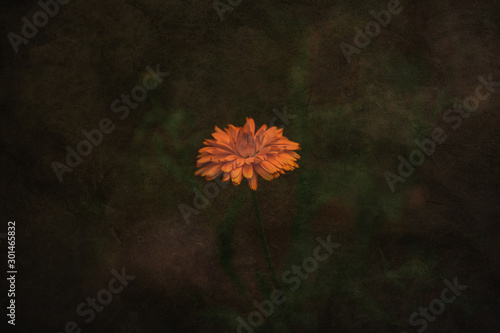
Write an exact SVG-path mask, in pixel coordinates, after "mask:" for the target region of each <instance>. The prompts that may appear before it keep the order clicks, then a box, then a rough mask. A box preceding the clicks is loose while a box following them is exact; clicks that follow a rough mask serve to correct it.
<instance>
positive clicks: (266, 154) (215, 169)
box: [195, 118, 300, 190]
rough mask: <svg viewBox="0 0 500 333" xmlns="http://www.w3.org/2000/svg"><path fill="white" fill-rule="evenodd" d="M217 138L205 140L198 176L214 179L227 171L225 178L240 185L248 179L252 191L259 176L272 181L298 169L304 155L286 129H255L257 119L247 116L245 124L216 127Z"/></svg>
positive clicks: (201, 151)
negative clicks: (287, 136) (290, 138)
mask: <svg viewBox="0 0 500 333" xmlns="http://www.w3.org/2000/svg"><path fill="white" fill-rule="evenodd" d="M212 136H213V137H214V139H215V140H209V139H207V140H205V142H204V144H205V145H206V146H207V147H203V148H201V149H200V150H199V153H200V154H199V155H198V163H197V164H196V167H197V168H199V169H198V170H197V171H196V173H195V175H197V176H202V177H205V178H206V179H207V180H213V179H215V178H216V177H218V176H219V175H220V174H221V173H224V176H223V178H222V181H228V180H229V179H231V180H232V182H233V184H234V185H239V184H240V183H241V180H242V179H243V177H244V178H246V179H248V185H249V186H250V188H251V189H252V190H257V175H259V176H261V177H262V178H264V179H265V180H272V179H274V178H277V177H279V176H280V174H284V173H285V171H289V170H294V169H295V168H298V167H299V165H298V164H297V163H296V162H295V161H296V160H298V159H299V158H300V156H299V154H297V153H296V152H295V150H300V147H299V144H298V143H296V142H292V141H290V140H288V139H287V138H286V137H284V136H283V129H278V128H277V127H275V126H273V127H270V128H267V126H266V125H262V127H261V128H260V129H259V130H258V131H255V122H254V121H253V119H252V118H247V122H246V124H245V126H243V127H235V126H233V125H229V128H226V129H224V131H223V130H221V129H220V128H218V127H217V126H215V132H214V133H213V134H212Z"/></svg>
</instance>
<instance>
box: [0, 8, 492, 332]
mask: <svg viewBox="0 0 500 333" xmlns="http://www.w3.org/2000/svg"><path fill="white" fill-rule="evenodd" d="M402 5H403V11H402V12H401V13H400V14H399V15H393V17H392V20H391V23H390V24H389V25H388V26H387V27H386V28H383V29H382V31H381V33H380V35H379V36H377V37H375V38H373V39H372V41H371V43H370V45H368V46H367V47H365V48H364V49H362V50H361V52H360V53H359V54H354V55H353V56H352V59H353V60H352V62H351V63H348V62H347V61H346V59H345V57H344V55H343V54H342V52H341V50H340V48H339V44H340V43H341V42H347V43H349V44H351V45H352V44H353V37H354V34H355V31H354V28H355V27H360V28H362V27H364V26H365V24H366V23H367V22H369V21H371V20H373V18H372V17H371V16H370V14H369V12H370V11H371V10H377V11H379V10H382V9H386V8H387V1H378V2H377V1H365V0H360V1H356V0H353V1H341V2H338V1H326V0H309V1H248V0H243V1H242V2H241V4H240V5H238V6H236V7H235V8H234V10H233V11H232V12H227V13H225V15H224V16H225V19H224V20H223V21H222V22H221V21H220V19H219V17H218V15H217V12H216V10H215V9H214V8H213V6H212V3H211V2H210V1H203V2H202V1H170V0H167V1H143V0H131V1H128V0H127V1H114V0H107V1H94V0H90V1H83V0H72V1H71V2H69V3H68V4H67V5H64V6H61V8H60V11H59V13H58V14H57V16H55V17H54V18H50V20H49V22H48V24H47V25H46V26H45V27H44V28H41V29H40V32H39V33H38V35H37V36H35V37H34V38H31V39H30V40H29V42H28V44H26V45H21V46H20V47H19V48H20V50H19V52H18V53H17V54H16V53H15V52H14V50H13V48H12V46H11V45H10V43H9V40H8V38H7V34H8V33H9V32H15V33H17V34H20V30H21V26H22V22H21V18H22V17H23V16H27V17H28V18H31V17H32V16H33V14H34V13H35V12H36V11H38V10H40V7H39V6H38V5H37V4H36V2H35V1H5V0H4V1H3V2H2V5H1V6H2V11H1V16H2V17H1V22H2V26H1V34H2V36H3V37H2V41H1V43H2V51H1V57H2V59H1V60H2V68H1V75H2V86H1V88H0V95H1V103H2V105H1V109H2V111H1V114H0V117H1V118H0V124H1V128H0V140H1V141H0V142H1V146H0V163H1V167H2V173H1V174H2V178H1V179H2V183H1V189H2V197H1V207H0V208H1V220H0V222H1V223H0V225H1V229H0V233H6V232H7V222H8V221H10V220H15V221H16V222H17V223H16V227H17V228H16V252H17V258H16V262H17V266H18V272H19V273H18V276H17V286H16V288H17V293H16V304H17V306H16V311H17V316H16V319H17V320H16V327H17V328H18V330H19V331H20V332H35V331H36V332H61V331H63V329H64V325H65V324H66V322H68V321H76V322H77V323H78V324H79V325H80V326H81V328H82V331H83V332H130V333H132V332H236V320H235V318H236V317H237V316H242V317H244V318H246V317H247V316H248V314H249V313H250V312H252V311H255V308H254V306H253V304H252V300H253V299H257V300H259V301H261V300H263V299H269V295H270V289H269V285H270V280H269V278H268V274H269V271H268V269H267V266H266V262H265V258H264V253H263V250H262V247H261V243H260V239H259V234H258V227H257V226H258V225H257V220H256V216H255V212H254V210H253V205H252V201H251V197H250V193H249V189H248V186H247V185H246V183H245V182H243V183H242V185H240V186H238V187H234V186H232V185H230V186H228V187H226V188H224V189H223V190H221V191H220V194H219V195H218V196H217V197H215V198H214V199H212V200H211V204H210V206H209V207H207V208H206V209H204V210H201V211H200V214H198V215H193V216H192V217H191V224H189V225H187V224H185V222H184V219H183V217H182V215H181V213H180V212H179V209H178V206H179V204H186V205H190V206H192V200H193V196H194V193H193V190H192V189H193V188H200V189H202V188H203V186H204V185H205V184H206V181H205V180H204V179H202V178H199V177H195V176H194V172H195V170H196V167H195V165H196V155H197V151H198V149H199V148H201V147H202V142H203V140H204V138H208V137H209V136H210V134H211V133H212V131H213V128H214V126H215V125H217V126H219V127H226V126H227V124H234V125H236V126H242V125H243V124H244V121H245V117H247V116H248V117H253V118H254V119H255V121H256V124H257V126H258V127H259V126H260V125H261V124H268V123H269V122H270V120H271V119H272V118H273V117H274V116H275V114H274V113H273V109H275V108H276V109H278V110H280V111H281V110H283V108H285V107H286V110H287V111H288V113H289V114H292V115H295V116H296V117H295V118H293V119H291V120H290V123H289V124H287V125H286V126H285V130H284V131H285V132H284V134H285V136H287V137H288V138H290V139H291V140H292V141H296V142H299V143H300V144H301V146H302V148H303V149H302V151H300V155H301V156H302V159H301V160H300V161H299V165H300V168H299V169H297V170H295V171H293V172H289V173H287V174H286V175H284V176H281V177H280V178H278V179H276V180H273V181H272V182H265V181H263V180H262V179H260V181H259V188H258V191H257V198H258V201H259V205H260V210H261V213H262V217H263V221H264V224H265V232H266V235H267V238H268V241H269V244H270V251H271V256H272V258H273V260H274V262H275V264H276V266H277V269H278V273H282V272H283V271H286V270H288V269H290V267H291V266H292V265H294V264H300V263H301V262H302V259H303V258H305V257H308V256H310V255H311V254H312V251H313V249H314V248H315V246H316V242H315V238H316V237H318V236H320V237H323V238H326V237H327V236H328V235H331V237H332V240H333V241H334V242H337V243H340V244H342V245H341V247H340V248H338V249H336V251H335V252H334V253H333V254H332V256H331V257H330V258H329V259H328V261H325V262H323V263H320V264H319V267H318V270H317V271H316V272H315V273H314V274H313V275H312V276H311V277H310V278H309V279H307V280H305V281H303V283H302V285H301V287H300V288H299V289H298V290H297V291H295V292H289V293H288V294H287V295H288V296H287V297H288V300H287V302H286V303H285V305H284V306H282V307H279V309H277V310H276V311H275V313H274V314H273V315H272V316H271V317H270V318H269V320H268V321H267V322H266V323H265V324H263V325H262V326H261V327H260V328H259V329H260V331H261V332H395V333H398V332H401V331H402V330H407V331H408V332H415V330H414V329H413V328H411V327H409V324H408V316H409V315H410V314H411V313H413V312H415V311H418V308H419V307H421V306H422V307H427V306H428V305H429V303H430V302H431V301H432V300H433V299H434V298H439V295H440V293H441V291H442V289H443V288H444V284H443V280H444V279H448V280H450V281H452V280H453V279H454V278H455V277H457V278H458V281H459V282H460V283H462V284H465V285H467V286H468V288H467V289H466V290H465V291H464V292H463V294H462V295H461V296H460V297H458V298H457V300H456V301H455V302H454V303H453V304H449V305H446V309H445V311H444V312H443V313H442V314H441V315H439V316H438V318H437V319H436V320H435V321H434V322H429V327H428V328H427V330H426V331H427V332H499V331H500V319H499V316H498V315H499V314H500V298H499V295H500V283H499V282H500V281H499V280H500V266H499V264H500V256H499V254H500V245H499V244H500V242H499V241H500V233H499V231H500V229H499V224H498V223H499V217H500V206H499V198H500V186H499V183H500V173H499V162H500V160H499V153H500V132H499V128H500V126H499V125H500V116H499V113H498V110H499V106H500V88H498V89H497V91H496V92H495V93H492V94H491V97H490V98H489V99H488V100H486V101H484V102H482V103H481V105H480V107H479V109H478V110H477V111H476V112H475V113H474V114H473V115H471V116H470V117H469V118H467V119H463V123H462V125H461V126H460V127H459V128H458V129H456V130H453V129H452V128H450V126H449V124H446V123H444V122H443V121H442V114H443V112H444V111H446V110H447V109H449V108H450V107H452V106H453V104H454V103H456V102H462V101H463V100H464V98H465V97H467V96H470V95H473V94H474V91H475V88H476V86H477V85H478V84H479V82H478V80H477V77H478V76H479V75H486V76H487V75H489V74H492V75H493V80H494V81H500V71H499V62H498V60H499V54H500V53H499V52H500V43H499V42H500V39H499V30H498V29H499V27H498V22H500V3H499V1H485V0H480V1H458V2H457V1H437V2H436V1H430V0H418V1H417V0H415V1H412V2H410V3H409V2H407V1H403V2H402ZM156 64H159V66H160V69H161V70H163V71H167V72H169V73H170V75H169V77H168V78H166V79H165V80H164V81H163V82H162V83H161V85H159V87H158V88H157V89H155V90H154V91H152V92H150V93H149V94H148V98H147V99H146V100H145V101H144V102H142V103H140V105H139V106H138V107H137V108H136V109H134V110H132V111H131V113H130V115H129V117H128V118H126V119H124V120H120V119H119V118H118V116H117V114H114V113H112V112H111V110H110V105H111V103H112V102H113V100H114V99H116V98H119V97H120V95H121V94H128V93H130V91H131V89H132V88H133V87H134V86H136V85H137V84H140V83H141V82H142V78H143V75H144V74H145V73H144V69H145V68H146V66H151V67H155V66H156ZM102 118H110V119H112V120H113V123H114V124H115V125H116V129H115V131H114V132H113V133H111V134H106V135H105V136H104V140H103V142H102V143H101V144H100V145H99V146H98V147H94V149H93V152H92V153H91V154H90V155H89V156H88V157H85V158H84V161H83V162H82V164H81V165H80V166H78V167H76V168H74V171H73V172H72V173H71V174H68V173H66V174H65V175H64V176H63V178H64V181H63V182H62V183H60V182H59V181H58V179H57V177H56V176H55V174H54V172H53V170H52V169H51V164H52V162H53V161H55V160H56V161H59V162H61V163H64V159H65V156H66V150H65V147H66V146H67V145H70V146H71V147H73V148H75V146H76V145H77V143H78V142H80V141H81V140H83V139H84V137H83V135H82V133H81V131H82V130H83V129H87V130H91V129H93V128H96V127H97V126H98V123H99V121H100V120H101V119H102ZM276 124H277V125H281V124H282V123H281V122H280V121H277V122H276ZM435 126H439V127H441V128H443V129H444V131H445V133H446V135H447V136H448V139H447V141H446V142H444V143H443V144H442V145H439V146H438V147H437V148H436V151H435V152H434V154H432V155H431V156H430V157H428V158H427V159H426V161H425V163H424V165H422V166H420V167H418V168H417V169H416V171H415V172H414V173H413V174H412V175H411V176H410V177H409V178H408V179H407V180H406V181H405V182H404V183H403V184H400V183H398V184H397V185H396V191H395V192H394V193H392V192H391V191H390V189H389V187H388V185H387V182H386V180H385V178H384V172H385V171H387V170H388V171H391V172H394V173H396V172H397V168H398V165H399V161H398V155H402V156H404V157H405V158H407V157H408V155H409V154H410V153H411V152H412V151H413V150H415V149H417V147H416V144H415V143H414V140H415V139H419V140H422V139H424V138H426V137H429V136H430V134H431V130H432V128H433V127H435ZM0 241H1V243H0V246H1V247H2V253H4V252H3V251H4V250H5V248H6V241H5V240H4V239H0ZM2 256H3V254H2ZM4 258H5V260H4V259H2V260H1V261H2V270H3V271H5V270H4V268H5V262H6V257H4ZM122 267H125V269H126V272H127V273H128V274H131V275H134V276H136V278H135V279H134V280H133V281H131V282H130V285H129V286H127V287H126V288H125V290H124V291H123V292H122V293H120V294H118V295H116V296H115V297H114V298H113V301H112V302H111V304H109V305H108V306H106V307H105V309H104V310H103V311H102V312H100V313H99V314H98V315H97V317H96V318H95V320H94V321H92V322H91V323H90V324H88V325H86V324H84V323H83V318H82V317H80V316H78V315H77V314H76V312H75V309H76V307H77V305H78V304H80V303H81V302H83V301H85V299H86V298H87V297H95V296H96V294H97V292H98V291H99V290H101V289H103V288H105V287H106V286H107V284H108V281H109V280H110V278H111V277H112V275H111V273H110V271H111V270H112V269H116V270H121V268H122ZM2 276H3V275H2ZM1 280H2V283H1V284H0V286H1V287H2V291H1V294H0V304H1V307H2V309H5V307H6V306H7V302H8V299H7V297H6V292H4V291H6V287H7V284H6V283H5V279H4V278H2V279H1ZM4 311H5V310H3V311H2V316H1V318H2V325H3V324H5V322H6V321H7V319H6V316H5V314H4ZM5 331H6V332H7V331H8V330H7V329H6V330H5ZM256 331H257V330H256ZM2 332H3V331H2Z"/></svg>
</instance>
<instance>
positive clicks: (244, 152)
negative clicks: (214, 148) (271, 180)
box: [238, 133, 255, 157]
mask: <svg viewBox="0 0 500 333" xmlns="http://www.w3.org/2000/svg"><path fill="white" fill-rule="evenodd" d="M238 153H239V154H240V156H241V157H249V156H250V157H251V156H254V155H255V139H254V137H253V135H252V134H251V133H243V135H242V136H241V139H240V140H239V142H238Z"/></svg>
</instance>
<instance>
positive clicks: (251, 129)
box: [243, 117, 255, 134]
mask: <svg viewBox="0 0 500 333" xmlns="http://www.w3.org/2000/svg"><path fill="white" fill-rule="evenodd" d="M243 129H244V130H245V132H250V133H252V134H255V122H254V121H253V119H252V118H248V117H247V123H246V124H245V126H244V127H243Z"/></svg>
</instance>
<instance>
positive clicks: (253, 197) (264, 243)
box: [250, 190, 279, 286]
mask: <svg viewBox="0 0 500 333" xmlns="http://www.w3.org/2000/svg"><path fill="white" fill-rule="evenodd" d="M250 192H252V199H253V205H254V207H255V214H256V215H257V220H258V221H259V232H260V240H261V241H262V247H263V248H264V253H265V255H266V261H267V265H268V266H269V269H270V270H271V272H272V273H273V276H272V278H273V281H274V283H275V285H276V286H279V283H278V278H277V277H276V270H275V269H274V265H273V262H272V261H271V255H270V254H269V248H268V247H267V241H266V235H265V234H264V226H263V225H262V219H261V217H260V210H259V204H258V203H257V197H256V195H255V191H252V190H250Z"/></svg>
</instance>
